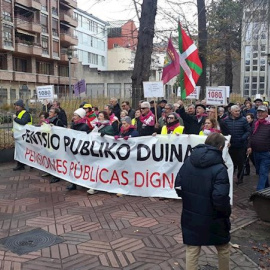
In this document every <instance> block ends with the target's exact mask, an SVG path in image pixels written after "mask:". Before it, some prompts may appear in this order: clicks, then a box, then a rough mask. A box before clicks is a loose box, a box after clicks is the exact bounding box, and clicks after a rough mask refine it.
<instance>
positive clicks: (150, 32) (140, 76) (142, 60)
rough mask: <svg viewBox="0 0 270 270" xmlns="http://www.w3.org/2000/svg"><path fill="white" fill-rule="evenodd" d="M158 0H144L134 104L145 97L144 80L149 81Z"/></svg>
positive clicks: (135, 71)
mask: <svg viewBox="0 0 270 270" xmlns="http://www.w3.org/2000/svg"><path fill="white" fill-rule="evenodd" d="M156 12H157V0H144V1H143V3H142V8H141V17H140V28H139V34H138V46H137V51H136V55H135V63H134V69H133V73H132V77H131V79H132V104H133V106H136V104H137V103H138V101H139V100H140V99H142V98H143V88H142V87H143V84H142V83H143V81H149V77H150V66H151V54H152V50H153V38H154V33H155V29H154V26H155V17H156Z"/></svg>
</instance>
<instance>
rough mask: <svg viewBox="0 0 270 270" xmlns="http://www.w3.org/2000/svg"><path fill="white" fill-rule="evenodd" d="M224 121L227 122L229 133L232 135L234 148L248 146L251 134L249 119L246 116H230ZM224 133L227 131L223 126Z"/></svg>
mask: <svg viewBox="0 0 270 270" xmlns="http://www.w3.org/2000/svg"><path fill="white" fill-rule="evenodd" d="M224 123H225V124H226V126H227V128H228V131H229V134H230V135H231V136H232V137H231V141H230V144H231V147H232V148H242V147H246V146H247V139H248V137H249V135H250V131H251V128H250V125H249V124H248V121H247V120H246V118H245V117H243V116H239V117H238V118H232V117H231V116H229V117H228V118H226V119H224ZM221 131H222V134H225V135H227V134H226V132H224V133H223V130H222V127H221Z"/></svg>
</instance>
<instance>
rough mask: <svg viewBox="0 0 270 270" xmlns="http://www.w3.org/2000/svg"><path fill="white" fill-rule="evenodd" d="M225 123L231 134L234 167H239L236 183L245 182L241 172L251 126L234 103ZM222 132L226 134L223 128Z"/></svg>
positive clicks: (231, 154)
mask: <svg viewBox="0 0 270 270" xmlns="http://www.w3.org/2000/svg"><path fill="white" fill-rule="evenodd" d="M224 123H225V124H226V126H227V128H228V133H229V135H231V141H230V144H231V146H230V148H229V154H230V156H231V158H232V161H233V165H234V169H235V170H236V169H238V173H237V182H236V184H241V183H243V174H241V172H242V170H243V166H244V162H245V153H246V148H247V140H248V137H249V135H250V130H251V128H250V126H249V123H248V121H247V119H246V118H245V117H243V116H241V111H240V107H239V106H238V105H233V106H232V107H231V113H230V115H229V117H227V118H226V119H224ZM221 131H222V134H225V135H227V134H226V132H224V131H223V129H222V128H221Z"/></svg>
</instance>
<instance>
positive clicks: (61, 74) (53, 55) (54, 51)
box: [0, 0, 78, 103]
mask: <svg viewBox="0 0 270 270" xmlns="http://www.w3.org/2000/svg"><path fill="white" fill-rule="evenodd" d="M76 7H77V2H76V1H75V0H0V14H1V20H0V30H1V31H0V101H1V103H5V101H6V100H7V101H9V100H15V99H17V98H24V99H28V98H30V97H33V96H34V95H35V88H36V86H40V85H54V86H55V92H56V94H58V95H59V96H61V95H66V94H67V93H69V59H68V55H67V52H69V53H71V54H73V52H74V51H73V50H72V48H73V47H74V46H76V45H77V43H78V39H77V37H76V36H75V28H76V27H77V25H78V22H77V20H76V19H75V17H74V9H75V8H76ZM69 58H70V61H71V65H70V66H71V70H70V72H71V74H70V75H71V82H72V84H74V83H75V82H76V81H77V79H76V78H74V76H73V74H74V70H75V67H74V64H76V63H77V62H78V60H77V58H76V57H75V56H74V55H70V56H69Z"/></svg>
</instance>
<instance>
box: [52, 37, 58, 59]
mask: <svg viewBox="0 0 270 270" xmlns="http://www.w3.org/2000/svg"><path fill="white" fill-rule="evenodd" d="M53 56H54V57H59V42H58V41H56V40H54V41H53Z"/></svg>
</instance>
